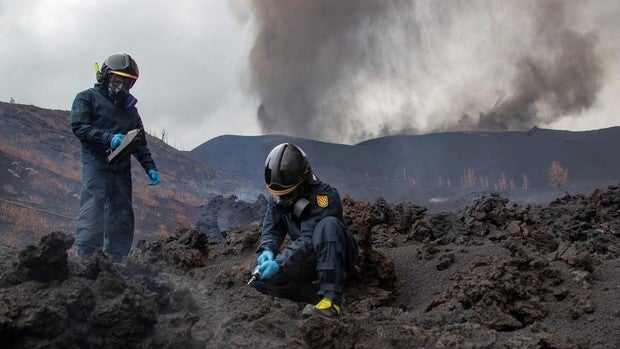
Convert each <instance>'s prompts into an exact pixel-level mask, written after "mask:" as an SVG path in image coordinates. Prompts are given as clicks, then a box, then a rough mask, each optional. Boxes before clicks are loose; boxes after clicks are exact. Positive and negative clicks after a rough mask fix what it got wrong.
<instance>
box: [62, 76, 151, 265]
mask: <svg viewBox="0 0 620 349" xmlns="http://www.w3.org/2000/svg"><path fill="white" fill-rule="evenodd" d="M135 103H136V100H135V98H133V96H131V95H129V96H128V97H127V98H126V99H125V100H124V101H123V103H119V104H114V103H113V102H112V101H111V100H110V99H108V97H107V96H106V93H105V90H104V89H102V87H99V85H96V86H95V88H90V89H88V90H85V91H82V92H80V93H78V94H77V96H76V97H75V100H74V101H73V106H72V107H71V127H72V129H73V133H74V134H75V135H76V136H77V137H78V138H79V139H80V141H81V143H82V197H81V200H80V216H79V219H78V222H77V231H76V234H75V243H76V245H77V247H78V254H79V256H80V258H82V259H84V258H88V257H90V255H91V254H92V253H93V252H94V251H95V250H96V249H101V248H103V250H104V252H105V253H106V254H107V255H108V256H109V257H110V259H112V260H120V259H121V258H122V257H123V256H126V255H127V254H128V253H129V250H130V249H131V244H132V241H133V233H134V215H133V208H132V205H131V196H132V187H131V157H129V156H128V157H126V158H124V159H122V160H121V161H119V162H118V163H117V164H114V165H112V164H109V163H108V162H107V155H108V154H107V152H108V151H109V150H110V141H111V139H112V137H113V136H114V134H117V133H120V134H127V132H128V131H130V130H132V129H136V128H140V129H142V134H145V133H144V129H143V125H142V120H141V119H140V115H138V110H137V109H136V107H135ZM142 138H143V140H142V144H141V145H140V147H139V148H138V150H137V151H136V152H135V153H134V154H133V155H134V156H135V157H136V159H137V160H138V161H139V162H140V164H141V165H142V167H143V168H144V169H145V171H146V173H147V175H148V172H149V171H150V170H157V168H156V167H155V162H154V161H153V158H152V157H151V153H150V151H149V149H148V147H147V143H146V137H142Z"/></svg>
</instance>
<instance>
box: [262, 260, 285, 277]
mask: <svg viewBox="0 0 620 349" xmlns="http://www.w3.org/2000/svg"><path fill="white" fill-rule="evenodd" d="M279 270H280V265H279V264H278V262H276V261H267V262H265V263H263V264H261V265H259V266H258V272H259V273H260V276H259V279H261V280H265V279H268V278H270V277H272V276H274V275H276V274H277V273H278V271H279Z"/></svg>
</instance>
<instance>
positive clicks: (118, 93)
mask: <svg viewBox="0 0 620 349" xmlns="http://www.w3.org/2000/svg"><path fill="white" fill-rule="evenodd" d="M135 81H136V80H134V79H131V78H127V77H124V76H119V75H116V74H110V80H109V81H108V97H110V99H112V101H114V103H118V102H122V101H123V100H124V99H125V98H127V96H128V95H129V89H130V88H131V87H132V86H133V84H134V82H135Z"/></svg>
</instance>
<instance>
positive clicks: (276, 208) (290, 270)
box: [250, 143, 357, 317]
mask: <svg viewBox="0 0 620 349" xmlns="http://www.w3.org/2000/svg"><path fill="white" fill-rule="evenodd" d="M265 183H266V185H267V191H268V192H269V193H271V194H273V197H272V198H271V199H270V201H269V204H268V205H267V210H266V213H265V218H264V222H263V228H262V233H261V237H260V245H259V247H258V250H257V253H259V256H258V259H257V266H256V269H255V272H258V274H259V277H258V280H256V281H253V282H251V283H250V285H251V286H252V287H254V288H256V289H257V290H258V291H260V292H262V293H265V294H268V295H272V296H276V297H282V298H287V299H290V300H293V301H295V302H305V303H308V305H307V306H306V307H305V308H304V310H303V314H304V315H306V316H308V315H314V314H317V315H322V316H328V317H336V316H339V315H340V313H341V306H342V302H343V291H344V283H345V270H346V269H348V268H352V267H353V266H354V265H355V259H356V257H357V244H356V242H355V238H354V237H353V235H352V234H351V233H350V232H349V230H348V229H347V227H346V226H345V224H344V219H343V214H342V202H341V201H340V195H339V194H338V191H337V190H336V189H335V188H333V187H331V186H330V185H329V184H327V183H325V182H322V181H320V180H319V179H318V178H317V177H316V176H315V174H314V173H313V172H312V169H311V167H310V163H309V161H308V158H307V156H306V154H305V153H304V152H303V151H302V150H301V149H300V148H299V147H297V146H296V145H294V144H290V143H283V144H280V145H278V146H276V147H275V148H273V150H271V152H270V153H269V155H268V156H267V159H266V161H265ZM287 234H288V235H289V237H290V239H291V243H290V244H289V245H288V246H286V248H285V249H284V251H282V253H279V251H280V247H281V245H282V242H283V241H284V238H285V237H286V235H287Z"/></svg>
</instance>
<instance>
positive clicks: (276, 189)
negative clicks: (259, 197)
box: [266, 182, 301, 196]
mask: <svg viewBox="0 0 620 349" xmlns="http://www.w3.org/2000/svg"><path fill="white" fill-rule="evenodd" d="M300 184H301V182H299V183H297V184H295V185H294V186H292V187H288V188H286V187H283V186H281V185H279V184H277V183H272V184H269V185H267V186H266V187H267V191H268V192H269V193H270V194H273V195H276V196H282V195H286V194H290V193H292V192H293V191H294V190H295V189H297V187H299V185H300Z"/></svg>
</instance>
